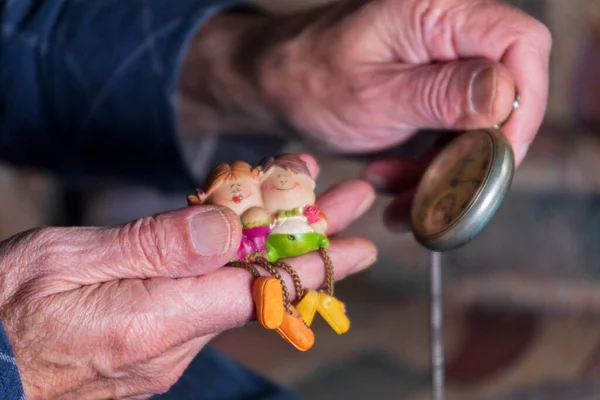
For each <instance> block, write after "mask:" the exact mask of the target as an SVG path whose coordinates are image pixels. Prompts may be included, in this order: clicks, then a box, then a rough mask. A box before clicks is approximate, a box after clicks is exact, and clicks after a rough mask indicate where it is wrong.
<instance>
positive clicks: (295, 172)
mask: <svg viewBox="0 0 600 400" xmlns="http://www.w3.org/2000/svg"><path fill="white" fill-rule="evenodd" d="M258 168H259V169H260V174H261V177H260V180H261V191H262V195H263V205H264V208H266V209H267V210H268V211H269V212H270V213H271V215H272V217H271V220H272V222H271V232H270V234H269V235H268V236H267V239H266V243H265V249H266V255H267V259H268V260H269V261H270V262H276V261H278V260H279V259H280V258H285V257H294V256H299V255H302V254H306V253H309V252H311V251H319V252H320V253H321V255H322V257H323V260H324V261H325V266H326V276H327V291H326V292H324V291H320V292H317V291H314V290H313V291H309V292H307V293H305V294H304V293H303V295H299V297H300V298H299V300H298V302H297V304H296V309H297V310H298V312H299V313H300V314H301V315H302V317H303V319H304V321H305V322H306V324H307V325H308V326H310V325H311V324H312V321H313V318H314V315H315V313H317V312H318V313H319V314H320V315H321V316H322V317H323V319H324V320H325V321H326V322H327V323H328V324H329V325H330V326H331V328H332V329H333V330H334V331H335V332H336V333H338V334H343V333H345V332H347V331H348V329H350V320H349V319H348V317H347V316H346V308H345V306H344V304H343V303H342V302H340V301H339V300H337V299H336V298H335V297H334V296H333V281H334V278H333V265H332V264H331V260H330V259H329V256H328V255H327V252H326V251H325V249H326V248H327V247H329V239H328V238H327V236H326V235H325V232H326V230H327V217H326V216H325V214H324V213H323V212H322V211H321V209H320V208H319V207H318V205H317V204H316V203H315V202H316V195H315V187H316V184H315V181H314V179H313V177H312V176H311V174H310V171H309V169H308V166H307V165H306V163H305V162H304V161H303V160H302V159H301V158H300V157H298V156H296V155H293V154H283V155H279V156H276V157H269V158H266V159H264V160H263V161H261V162H260V163H259V165H258ZM288 272H289V271H288Z"/></svg>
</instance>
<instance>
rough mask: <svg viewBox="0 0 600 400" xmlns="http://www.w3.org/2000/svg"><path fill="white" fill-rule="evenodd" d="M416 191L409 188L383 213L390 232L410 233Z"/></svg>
mask: <svg viewBox="0 0 600 400" xmlns="http://www.w3.org/2000/svg"><path fill="white" fill-rule="evenodd" d="M415 191H416V188H414V187H413V188H407V189H406V190H405V191H404V192H402V193H400V194H399V195H398V196H396V198H395V199H394V200H392V202H391V203H390V204H388V206H387V207H386V209H385V211H384V213H383V222H384V224H385V226H386V227H387V228H388V229H389V230H390V231H392V232H394V233H406V232H408V231H410V229H411V226H410V214H411V207H412V201H413V199H414V197H415Z"/></svg>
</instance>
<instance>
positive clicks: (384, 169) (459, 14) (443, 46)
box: [259, 0, 551, 228]
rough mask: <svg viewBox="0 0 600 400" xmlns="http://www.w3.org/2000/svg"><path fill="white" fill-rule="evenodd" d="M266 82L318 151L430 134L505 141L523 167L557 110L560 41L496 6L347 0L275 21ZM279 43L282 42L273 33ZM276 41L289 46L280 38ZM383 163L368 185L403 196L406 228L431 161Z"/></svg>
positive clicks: (396, 219)
mask: <svg viewBox="0 0 600 400" xmlns="http://www.w3.org/2000/svg"><path fill="white" fill-rule="evenodd" d="M273 25H275V26H276V27H277V29H275V28H274V27H270V28H269V29H270V31H272V32H277V36H276V37H275V39H272V38H271V44H270V47H269V48H268V50H267V51H264V53H263V54H264V55H263V58H262V62H261V64H260V71H261V73H260V74H259V76H260V77H262V79H263V80H262V81H261V82H262V86H263V87H264V88H266V89H265V93H266V96H267V98H269V99H271V101H272V104H273V107H275V108H276V109H277V110H278V111H279V113H280V114H281V115H283V116H284V117H285V121H287V124H289V125H290V126H292V127H294V128H295V129H296V130H297V131H298V132H299V133H300V134H301V135H302V136H304V137H308V138H310V139H312V140H313V141H314V142H316V143H318V144H319V146H320V148H329V149H330V150H333V151H335V152H345V153H361V152H368V151H375V150H381V149H386V148H389V147H391V146H392V145H395V144H398V143H400V142H403V141H405V140H407V139H408V138H409V137H411V136H412V135H414V134H415V133H416V132H417V130H420V129H443V130H453V131H455V130H463V129H473V128H482V127H490V126H493V125H496V124H499V123H502V122H504V121H505V120H506V118H507V117H508V116H509V114H510V112H511V109H512V103H513V101H514V98H515V87H516V88H518V90H519V94H520V107H519V110H518V111H517V112H516V113H514V114H512V115H511V116H510V119H509V120H508V123H507V124H506V125H505V126H504V127H503V131H504V132H505V134H506V135H507V137H508V139H509V140H510V141H511V143H512V145H513V147H514V149H515V155H516V158H517V165H518V164H520V163H521V161H522V160H523V158H524V156H525V154H526V151H527V148H528V146H529V145H530V143H531V142H532V140H533V138H534V136H535V135H536V133H537V130H538V129H539V127H540V125H541V122H542V119H543V116H544V113H545V109H546V103H547V95H548V63H549V55H550V50H551V36H550V34H549V31H548V29H547V28H546V27H545V26H544V25H543V24H542V23H540V22H539V21H537V20H535V19H534V18H532V17H530V16H528V15H527V14H525V13H523V12H521V11H519V10H518V9H516V8H513V7H512V6H509V5H506V4H503V3H500V2H496V1H490V0H370V1H369V0H348V1H341V2H338V3H336V4H333V5H327V6H325V7H323V8H322V9H319V10H316V11H309V12H307V13H305V14H304V15H302V16H299V15H292V16H288V17H284V18H282V19H281V20H278V21H275V22H274V23H273ZM272 36H275V33H272ZM277 38H280V39H279V40H278V39H277ZM431 156H432V153H429V154H426V155H425V156H423V158H421V159H420V160H413V159H408V160H398V159H388V160H378V161H376V162H374V163H373V164H371V165H369V166H368V168H367V170H366V171H365V173H366V178H367V179H368V180H369V181H370V182H371V183H373V184H374V185H375V186H376V187H377V188H378V189H380V190H382V191H387V192H392V193H393V194H397V195H398V196H399V197H398V198H397V199H396V200H395V202H394V203H393V204H391V205H390V207H389V208H388V211H387V213H386V217H385V219H386V221H387V222H388V225H390V227H392V228H405V224H403V222H405V221H406V216H407V213H408V211H407V209H408V207H407V206H408V204H410V201H411V200H412V194H413V193H412V189H413V188H414V185H415V184H416V183H417V181H418V178H419V177H420V175H421V174H422V171H423V168H424V167H425V166H426V165H427V163H428V162H429V161H430V160H431Z"/></svg>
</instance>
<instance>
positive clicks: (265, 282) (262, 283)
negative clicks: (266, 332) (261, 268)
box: [252, 276, 285, 330]
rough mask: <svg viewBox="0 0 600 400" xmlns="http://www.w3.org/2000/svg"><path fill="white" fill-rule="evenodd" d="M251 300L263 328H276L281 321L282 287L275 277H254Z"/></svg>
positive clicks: (283, 312) (282, 310) (283, 311)
mask: <svg viewBox="0 0 600 400" xmlns="http://www.w3.org/2000/svg"><path fill="white" fill-rule="evenodd" d="M252 300H254V306H255V308H256V318H257V319H258V322H260V324H261V325H262V326H263V327H264V328H265V329H270V330H273V329H277V328H278V327H279V326H280V325H281V324H282V323H283V314H285V310H284V309H283V288H282V287H281V283H280V282H279V281H278V280H277V279H275V278H270V277H265V276H262V277H260V278H256V280H255V281H254V283H253V284H252Z"/></svg>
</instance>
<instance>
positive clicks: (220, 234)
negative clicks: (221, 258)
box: [190, 208, 232, 257]
mask: <svg viewBox="0 0 600 400" xmlns="http://www.w3.org/2000/svg"><path fill="white" fill-rule="evenodd" d="M231 229H232V228H231V225H230V224H229V221H228V220H227V217H226V216H225V215H224V214H223V212H222V211H221V210H219V209H218V208H209V209H207V210H206V211H203V212H200V213H199V214H196V215H195V216H194V217H192V219H191V220H190V235H191V238H192V243H193V245H194V248H195V249H196V252H197V253H198V254H200V255H202V256H207V257H212V256H218V255H222V254H225V253H226V252H227V251H228V250H229V248H230V247H231Z"/></svg>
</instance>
